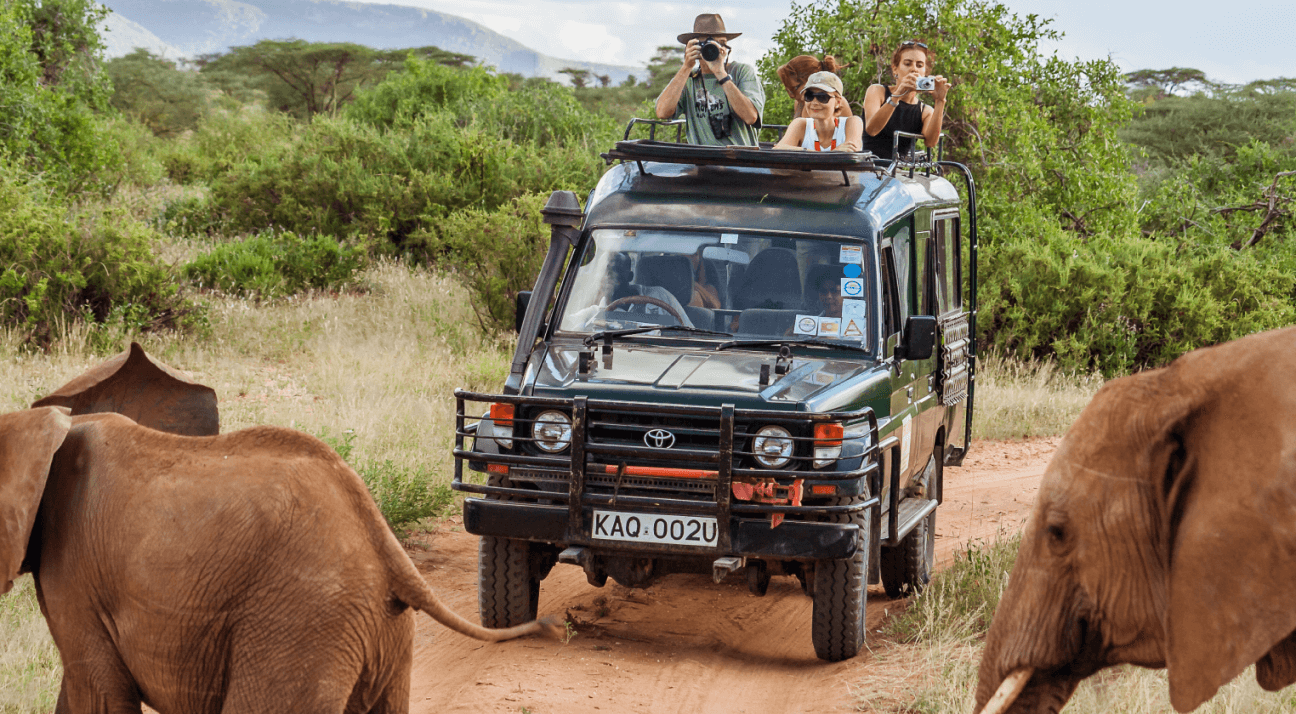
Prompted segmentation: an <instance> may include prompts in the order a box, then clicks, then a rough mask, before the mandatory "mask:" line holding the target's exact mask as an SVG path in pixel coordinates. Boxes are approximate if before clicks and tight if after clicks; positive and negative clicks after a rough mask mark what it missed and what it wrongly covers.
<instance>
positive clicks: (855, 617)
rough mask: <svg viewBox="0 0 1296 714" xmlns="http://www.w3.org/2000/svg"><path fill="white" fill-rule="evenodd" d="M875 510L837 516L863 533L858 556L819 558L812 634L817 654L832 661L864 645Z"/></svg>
mask: <svg viewBox="0 0 1296 714" xmlns="http://www.w3.org/2000/svg"><path fill="white" fill-rule="evenodd" d="M866 498H868V496H867V494H865V495H862V496H860V497H859V498H841V499H834V501H833V502H832V504H833V505H845V504H849V503H859V502H860V500H862V499H866ZM871 520H872V510H871V509H867V508H866V509H864V510H863V511H858V512H856V513H854V514H847V515H842V516H835V517H833V518H832V521H833V522H836V523H854V524H856V525H857V526H859V529H860V536H859V543H858V547H857V548H856V550H855V555H854V556H853V557H851V558H847V559H845V560H820V561H818V562H816V563H815V568H814V588H813V597H814V615H813V622H812V625H811V629H810V637H811V640H812V641H813V642H814V649H815V655H817V656H818V657H819V659H823V660H827V661H829V662H840V661H841V660H844V659H850V658H851V657H854V656H855V655H856V654H858V653H859V651H860V648H862V647H863V646H864V621H865V612H866V609H867V606H868V555H869V533H870V529H869V525H870V523H871Z"/></svg>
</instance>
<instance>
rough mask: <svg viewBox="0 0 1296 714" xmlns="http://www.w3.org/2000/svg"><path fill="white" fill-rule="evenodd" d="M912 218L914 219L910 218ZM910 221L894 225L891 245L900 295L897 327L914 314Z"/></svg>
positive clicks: (897, 290)
mask: <svg viewBox="0 0 1296 714" xmlns="http://www.w3.org/2000/svg"><path fill="white" fill-rule="evenodd" d="M910 220H912V219H910ZM909 224H910V221H905V222H904V223H902V224H899V225H897V226H895V227H893V229H892V230H894V231H895V233H894V234H893V235H892V238H891V246H892V249H893V250H894V252H895V280H896V293H897V295H898V296H899V298H900V299H899V301H898V304H899V308H900V314H899V322H898V323H897V325H896V329H899V327H900V326H901V325H904V323H905V320H907V319H909V316H910V315H912V314H914V307H915V305H914V302H915V300H914V280H913V274H914V266H913V259H914V256H913V231H912V230H910V227H909Z"/></svg>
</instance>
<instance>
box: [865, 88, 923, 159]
mask: <svg viewBox="0 0 1296 714" xmlns="http://www.w3.org/2000/svg"><path fill="white" fill-rule="evenodd" d="M882 91H883V92H885V93H886V96H884V97H882V101H884V102H885V101H886V100H888V99H890V98H891V88H890V87H888V86H887V85H885V84H884V85H882ZM924 106H926V105H925V104H923V103H922V102H921V101H918V102H914V103H913V104H907V103H905V102H900V106H898V107H896V108H895V110H893V111H892V112H891V118H890V119H888V120H887V123H886V126H884V127H882V131H879V132H878V133H877V136H869V133H868V132H867V131H866V132H864V150H865V151H872V152H873V153H874V155H876V156H877V157H878V158H879V159H887V160H890V159H892V158H894V157H893V156H891V141H892V138H893V137H894V136H895V133H896V132H897V131H907V132H909V133H911V134H921V133H922V124H923V123H922V117H923V107H924ZM913 143H914V140H913V139H910V138H907V137H903V136H902V137H900V153H901V154H907V153H909V152H910V151H913Z"/></svg>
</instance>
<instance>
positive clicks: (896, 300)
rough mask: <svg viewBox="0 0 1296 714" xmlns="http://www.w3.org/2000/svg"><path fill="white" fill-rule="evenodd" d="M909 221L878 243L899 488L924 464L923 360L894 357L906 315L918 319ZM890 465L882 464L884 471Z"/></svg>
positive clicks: (891, 229) (893, 228)
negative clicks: (895, 424)
mask: <svg viewBox="0 0 1296 714" xmlns="http://www.w3.org/2000/svg"><path fill="white" fill-rule="evenodd" d="M915 242H916V238H915V235H914V216H912V215H910V216H907V217H905V218H903V219H901V220H900V221H897V222H896V223H893V224H891V225H890V226H889V227H887V229H886V230H885V231H883V237H882V242H881V256H882V265H881V272H882V292H883V296H882V303H883V331H884V334H885V340H884V345H885V354H886V355H887V356H889V357H893V358H894V361H893V363H892V365H893V366H892V371H891V375H892V376H891V418H892V419H893V420H897V421H899V426H898V427H895V431H894V432H892V433H894V434H895V435H896V436H897V437H898V438H899V440H900V446H899V450H900V483H901V485H902V486H903V485H904V484H905V483H907V482H908V477H909V475H910V474H911V473H913V472H914V471H916V470H918V469H921V468H922V467H923V466H924V465H925V463H926V459H921V463H917V464H915V462H916V461H919V458H917V457H918V456H921V454H920V453H919V452H920V451H922V450H925V449H926V448H930V445H928V446H927V447H922V446H918V444H919V443H920V442H921V441H922V436H923V433H922V432H923V425H922V424H921V422H920V420H919V408H920V406H921V402H922V400H923V398H924V397H925V396H927V391H928V387H927V373H928V372H929V371H930V369H927V368H926V365H925V362H927V361H928V360H909V359H903V358H902V357H901V355H899V354H898V353H897V348H898V346H899V344H900V338H901V331H902V330H903V329H904V324H905V320H907V319H908V318H909V316H910V315H916V314H919V313H918V312H917V309H918V293H917V281H916V279H915V278H916V275H915V274H916V272H917V271H916V270H915V267H914V259H915ZM889 466H890V465H889V464H888V467H889Z"/></svg>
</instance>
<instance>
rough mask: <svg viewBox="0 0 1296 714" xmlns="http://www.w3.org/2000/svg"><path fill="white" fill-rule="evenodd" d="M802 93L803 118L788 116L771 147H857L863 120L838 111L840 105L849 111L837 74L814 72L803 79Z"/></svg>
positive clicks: (818, 148) (861, 139)
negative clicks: (789, 117) (789, 120)
mask: <svg viewBox="0 0 1296 714" xmlns="http://www.w3.org/2000/svg"><path fill="white" fill-rule="evenodd" d="M802 97H803V98H804V99H805V113H806V116H805V118H803V119H794V120H792V123H791V124H789V125H788V129H787V131H786V132H785V133H784V134H783V138H782V139H779V142H778V143H777V144H775V145H774V148H775V149H793V150H795V149H803V150H805V151H859V150H860V149H861V148H862V147H863V138H862V137H863V134H864V122H863V120H861V119H860V118H859V117H856V116H840V115H839V108H840V107H842V106H846V107H848V109H847V111H849V104H847V102H846V99H845V98H844V97H843V96H842V81H841V78H840V77H838V76H837V75H835V74H833V73H832V72H815V73H814V74H812V75H810V78H809V79H807V80H806V86H805V91H804V92H803V93H802Z"/></svg>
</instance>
